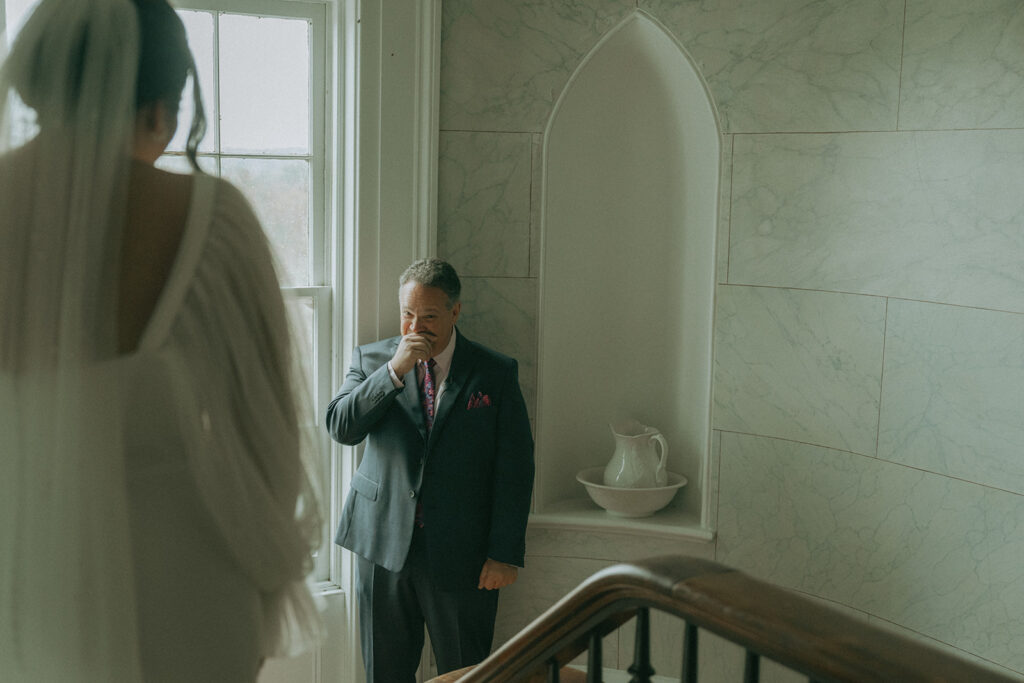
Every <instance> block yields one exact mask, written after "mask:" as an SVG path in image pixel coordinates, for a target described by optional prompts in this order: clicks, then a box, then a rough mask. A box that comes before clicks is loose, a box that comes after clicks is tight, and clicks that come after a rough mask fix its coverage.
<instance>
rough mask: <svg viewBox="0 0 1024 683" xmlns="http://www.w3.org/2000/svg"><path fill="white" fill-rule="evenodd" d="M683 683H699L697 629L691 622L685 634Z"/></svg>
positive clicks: (687, 625)
mask: <svg viewBox="0 0 1024 683" xmlns="http://www.w3.org/2000/svg"><path fill="white" fill-rule="evenodd" d="M683 683H697V627H696V626H694V625H693V624H691V623H690V622H686V629H685V631H684V632H683Z"/></svg>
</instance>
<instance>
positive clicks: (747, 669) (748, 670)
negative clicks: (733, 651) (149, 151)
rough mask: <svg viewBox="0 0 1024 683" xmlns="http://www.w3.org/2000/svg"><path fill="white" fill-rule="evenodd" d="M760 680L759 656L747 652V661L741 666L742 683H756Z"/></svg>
mask: <svg viewBox="0 0 1024 683" xmlns="http://www.w3.org/2000/svg"><path fill="white" fill-rule="evenodd" d="M760 680H761V656H760V655H758V654H757V653H756V652H751V651H750V650H747V661H746V663H745V664H744V666H743V683H758V681H760Z"/></svg>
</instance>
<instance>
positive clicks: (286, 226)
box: [221, 159, 310, 287]
mask: <svg viewBox="0 0 1024 683" xmlns="http://www.w3.org/2000/svg"><path fill="white" fill-rule="evenodd" d="M221 174H222V175H223V176H224V177H225V178H227V179H228V180H230V181H231V182H233V183H234V184H236V185H237V186H238V187H239V188H241V190H242V192H244V193H245V196H246V197H248V198H249V201H250V202H252V205H253V207H254V208H255V209H256V215H257V216H259V219H260V222H261V223H262V224H263V229H264V230H266V232H267V235H268V236H269V237H270V243H271V245H272V246H273V247H274V252H275V254H274V255H275V257H276V258H277V261H278V265H279V266H280V268H281V273H280V275H281V280H282V284H283V285H285V286H291V287H302V286H306V285H308V284H309V280H310V278H309V163H308V162H306V161H302V160H294V161H292V160H281V159H222V160H221Z"/></svg>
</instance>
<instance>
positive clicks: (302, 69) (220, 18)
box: [157, 0, 333, 581]
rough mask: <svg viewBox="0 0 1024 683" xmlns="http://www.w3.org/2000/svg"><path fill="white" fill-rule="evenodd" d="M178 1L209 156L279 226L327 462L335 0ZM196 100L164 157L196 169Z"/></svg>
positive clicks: (203, 157)
mask: <svg viewBox="0 0 1024 683" xmlns="http://www.w3.org/2000/svg"><path fill="white" fill-rule="evenodd" d="M172 4H173V5H174V6H175V7H176V8H177V9H178V14H179V16H181V18H182V22H183V23H184V24H185V30H186V32H187V34H188V39H189V45H190V47H191V48H192V53H193V54H194V56H195V59H196V68H197V71H198V73H199V81H200V83H199V84H200V88H201V91H202V97H203V106H204V108H205V113H206V119H207V125H208V130H207V133H206V137H205V138H204V139H203V141H202V143H201V144H200V146H199V165H200V167H201V168H202V169H203V170H204V171H206V172H207V173H210V174H214V175H219V176H222V177H223V178H225V179H227V180H229V181H231V182H232V183H233V184H234V185H236V186H237V187H239V188H240V189H241V190H242V192H243V193H244V194H245V196H246V197H247V198H248V199H249V201H250V203H252V205H253V209H254V210H255V211H256V214H257V216H258V217H259V219H260V222H261V223H262V225H263V228H264V230H265V231H266V233H267V235H268V237H269V238H270V243H271V246H272V248H273V251H274V256H275V258H276V261H277V265H278V270H279V275H280V277H281V281H282V291H283V293H284V295H285V299H286V301H287V302H288V305H289V308H290V309H291V313H292V315H293V316H294V318H295V319H296V321H298V322H300V323H301V328H302V331H303V333H304V334H303V336H302V341H303V343H304V344H305V345H306V348H305V349H304V354H303V355H304V358H305V360H306V361H307V366H308V369H309V377H308V379H307V381H308V385H309V387H310V389H311V391H312V397H311V404H312V411H311V414H310V415H309V416H308V423H307V424H306V425H305V427H306V428H307V429H308V430H309V431H310V433H311V435H312V442H313V443H315V444H316V445H317V447H318V453H317V456H318V457H319V458H321V460H322V461H323V462H326V458H327V454H328V453H329V445H328V443H327V436H326V434H325V432H324V430H323V429H322V428H321V427H320V424H319V423H320V420H319V418H318V416H319V415H320V414H321V413H322V412H323V410H324V409H325V408H326V403H327V401H329V400H330V398H331V395H332V387H331V385H330V382H331V371H330V363H331V356H332V354H331V344H332V340H331V334H332V325H331V304H332V299H333V297H332V296H331V294H332V290H331V285H330V277H329V265H330V258H329V253H328V250H329V246H330V244H331V242H332V240H331V239H330V231H331V230H332V228H333V225H332V221H331V219H330V217H331V215H332V212H331V211H330V210H329V201H330V198H329V192H328V189H327V188H328V187H329V184H328V177H329V173H328V170H329V158H328V154H327V150H328V144H327V136H328V131H327V127H326V123H325V122H326V120H327V117H326V110H327V107H328V106H329V105H328V103H329V101H330V99H329V89H328V87H327V45H326V43H327V6H326V5H325V4H323V3H307V2H290V1H287V0H173V1H172ZM193 106H194V105H193V103H192V99H191V91H190V88H186V92H185V94H184V97H183V100H182V108H181V113H180V116H179V128H178V131H177V133H176V135H175V137H174V139H173V140H172V141H171V144H170V145H169V146H168V150H167V153H166V154H165V155H164V157H162V158H161V159H160V161H158V162H157V165H158V166H160V167H163V168H166V169H168V170H185V169H187V167H188V161H187V159H186V158H185V156H184V151H185V140H186V137H187V135H188V124H189V122H190V121H191V119H192V112H193ZM327 471H328V468H326V467H325V468H324V472H325V475H326V472H327ZM324 479H325V481H324V486H325V490H324V491H323V493H322V495H323V499H324V501H325V504H327V503H329V501H330V497H329V491H328V490H327V489H326V487H327V485H328V482H327V481H326V480H327V479H328V478H327V477H326V476H325V477H324ZM329 548H330V539H329V538H326V537H325V538H324V539H323V545H322V547H321V551H320V552H319V553H318V558H317V571H316V578H317V579H319V580H322V581H326V580H328V579H329V578H330V577H329V575H330V564H329V555H330V553H329Z"/></svg>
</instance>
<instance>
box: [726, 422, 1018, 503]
mask: <svg viewBox="0 0 1024 683" xmlns="http://www.w3.org/2000/svg"><path fill="white" fill-rule="evenodd" d="M715 429H716V430H717V431H720V432H722V433H723V434H736V435H737V436H752V437H755V438H758V439H770V440H771V441H784V442H787V443H793V444H798V445H801V446H811V447H812V448H822V449H825V450H828V451H835V452H836V453H845V454H847V455H856V456H859V457H862V458H870V459H871V460H876V461H878V462H882V463H885V464H887V465H892V466H893V467H901V468H903V469H907V470H914V471H916V472H922V473H924V474H931V475H934V476H936V477H943V478H945V479H952V480H953V481H960V482H963V483H965V484H971V485H973V486H980V487H982V488H984V489H988V490H990V491H998V492H1000V493H1009V494H1010V495H1013V496H1019V497H1021V498H1024V493H1021V492H1020V491H1011V490H1010V489H1004V488H1000V487H998V486H992V485H991V484H985V483H983V482H978V481H973V480H971V479H964V478H963V477H957V476H955V475H952V474H948V473H946V472H936V471H934V470H929V469H925V468H923V467H915V466H913V465H908V464H906V463H902V462H894V461H892V460H887V459H885V458H880V457H878V456H877V455H870V454H868V453H858V452H856V451H849V450H845V449H842V448H835V447H834V446H826V445H824V444H820V443H812V442H810V441H798V440H796V439H786V438H784V437H781V436H768V435H766V434H754V433H751V432H739V431H735V430H732V429H721V428H718V427H716V428H715Z"/></svg>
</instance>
